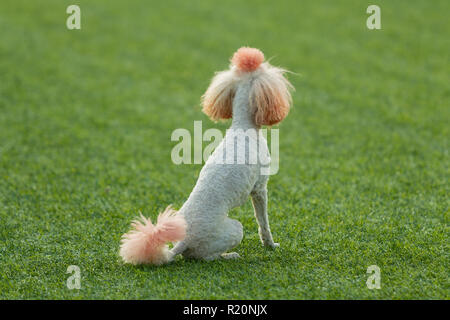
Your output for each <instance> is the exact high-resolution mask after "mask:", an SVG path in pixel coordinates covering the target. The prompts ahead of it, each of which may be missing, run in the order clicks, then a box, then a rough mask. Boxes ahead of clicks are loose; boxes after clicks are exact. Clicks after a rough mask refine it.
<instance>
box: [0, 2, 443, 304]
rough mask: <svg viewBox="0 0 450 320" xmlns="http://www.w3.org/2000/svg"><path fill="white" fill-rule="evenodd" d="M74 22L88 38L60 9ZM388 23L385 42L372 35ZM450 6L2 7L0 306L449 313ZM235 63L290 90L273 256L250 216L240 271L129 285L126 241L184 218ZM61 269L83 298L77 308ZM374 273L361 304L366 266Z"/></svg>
mask: <svg viewBox="0 0 450 320" xmlns="http://www.w3.org/2000/svg"><path fill="white" fill-rule="evenodd" d="M73 3H76V4H78V5H80V7H81V12H82V14H81V26H82V29H81V30H72V31H69V30H67V28H66V18H67V17H68V15H67V14H66V7H67V6H68V5H69V4H73ZM369 4H378V5H379V6H380V7H381V23H382V30H373V31H371V30H368V29H367V28H366V19H367V17H368V14H366V8H367V6H368V5H369ZM448 12H450V2H449V1H446V0H442V1H376V3H373V2H364V1H316V0H314V1H301V2H300V1H296V0H292V1H280V2H278V1H277V2H275V1H256V0H252V1H245V2H244V1H220V2H213V1H181V0H180V1H160V2H157V1H151V2H150V1H119V0H117V1H110V0H109V1H106V0H101V1H100V0H99V1H73V2H72V1H59V0H53V1H50V0H49V1H44V0H39V1H26V0H2V1H1V2H0V30H2V31H1V35H0V298H2V299H36V298H38V299H41V298H43V299H61V298H62V299H110V298H117V299H198V298H206V299H209V298H212V299H238V298H239V299H256V298H258V299H266V298H267V299H323V298H325V299H345V298H349V299H356V298H360V299H390V298H393V299H413V298H425V299H436V298H441V299H449V298H450V286H449V280H448V276H449V231H450V230H449V209H448V205H449V199H448V194H449V182H448V180H449V155H448V151H449V129H448V128H449V120H450V108H449V98H450V94H449V93H450V91H449V83H450V81H449V80H450V78H449V74H450V67H449V52H450V41H449V37H448V35H449V34H450V24H449V20H448ZM243 45H249V46H254V47H258V48H261V49H262V50H263V51H264V53H265V54H266V56H267V57H273V58H272V60H271V62H272V63H273V64H275V65H280V66H283V67H285V68H287V69H289V70H291V71H293V72H295V73H296V74H291V75H290V76H289V79H290V80H291V82H292V83H293V85H294V86H295V87H296V92H295V93H294V95H293V98H294V108H293V109H292V111H291V113H290V114H289V116H288V117H287V118H286V120H285V121H284V122H283V123H282V124H281V125H280V126H279V128H280V170H279V172H278V174H277V175H275V176H272V177H271V180H270V182H269V214H270V219H271V227H272V232H273V234H274V238H275V241H276V242H279V243H280V244H281V247H280V248H279V249H278V250H274V251H272V250H267V249H265V248H263V247H262V246H261V245H260V243H259V240H258V235H257V225H256V222H255V220H254V218H253V212H252V207H251V203H250V202H248V203H247V204H246V205H245V206H243V207H241V208H239V209H235V210H233V211H232V212H230V216H232V217H233V218H237V219H239V220H240V221H241V222H242V223H243V225H244V240H243V242H242V243H241V245H240V246H239V247H238V248H237V250H236V251H237V252H239V253H240V254H241V256H242V259H240V260H236V261H214V262H202V261H188V260H179V261H177V262H176V263H173V264H170V265H167V266H164V267H148V266H147V267H145V266H144V267H133V266H128V265H124V264H123V263H121V261H120V259H119V257H118V246H119V241H120V236H121V235H122V234H123V233H124V232H125V231H127V230H128V227H129V223H130V221H131V219H132V218H133V217H134V216H135V215H136V214H137V212H138V211H139V210H141V211H142V212H143V213H144V214H145V215H148V216H151V217H152V218H155V217H156V215H157V213H158V211H160V210H162V209H164V208H165V206H166V205H168V204H170V203H172V204H173V205H174V206H175V208H179V207H181V205H182V204H183V202H184V201H185V200H186V198H187V196H188V195H189V193H190V191H191V189H192V187H193V185H194V183H195V181H196V178H197V175H198V173H199V171H200V169H201V165H180V166H177V165H175V164H173V163H172V162H171V158H170V153H171V150H172V148H173V147H174V145H175V144H176V142H172V141H171V140H170V136H171V133H172V131H173V130H175V129H176V128H187V129H189V130H191V131H192V130H193V122H194V120H203V128H204V129H206V128H212V127H216V128H219V129H221V130H222V131H224V130H225V129H226V127H227V123H218V124H215V123H212V122H211V121H209V120H208V119H207V117H206V116H205V115H204V114H203V113H201V108H200V104H199V99H200V96H201V95H202V94H203V92H204V90H205V89H206V87H207V85H208V83H209V81H210V78H211V76H212V75H213V73H214V72H215V71H218V70H222V69H225V68H226V67H227V66H228V59H229V57H230V56H231V55H232V53H233V52H234V51H235V50H236V49H237V48H239V47H240V46H243ZM69 265H78V266H79V267H80V269H81V289H80V290H69V289H68V288H67V287H66V280H67V278H68V277H69V276H70V274H67V273H66V270H67V267H68V266H69ZM370 265H377V266H379V267H380V269H381V289H380V290H369V289H368V288H367V286H366V280H367V278H368V276H369V274H367V273H366V270H367V267H368V266H370Z"/></svg>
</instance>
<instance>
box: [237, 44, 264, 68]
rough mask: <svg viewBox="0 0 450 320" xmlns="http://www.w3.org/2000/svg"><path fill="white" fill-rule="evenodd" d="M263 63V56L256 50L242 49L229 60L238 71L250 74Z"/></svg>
mask: <svg viewBox="0 0 450 320" xmlns="http://www.w3.org/2000/svg"><path fill="white" fill-rule="evenodd" d="M263 62H264V54H263V53H262V52H261V50H258V49H256V48H248V47H242V48H240V49H238V51H236V52H235V53H234V55H233V58H231V63H232V64H233V65H235V66H236V67H237V68H238V69H239V70H241V71H244V72H252V71H255V70H256V69H258V68H259V66H260V65H261V63H263Z"/></svg>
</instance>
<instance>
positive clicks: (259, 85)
mask: <svg viewBox="0 0 450 320" xmlns="http://www.w3.org/2000/svg"><path fill="white" fill-rule="evenodd" d="M261 68H262V72H261V74H260V75H259V76H258V77H255V79H254V80H253V85H252V88H251V90H250V97H249V98H250V105H251V108H252V109H253V112H254V117H255V124H256V125H257V126H262V125H267V126H271V125H274V124H277V123H279V122H281V121H282V120H283V119H284V118H285V117H286V116H287V114H288V113H289V109H290V106H291V103H292V97H291V93H290V92H289V90H290V89H293V87H292V85H291V84H290V82H289V81H288V80H287V79H286V78H285V77H284V73H286V70H284V69H281V68H277V67H274V66H271V65H270V64H268V63H263V64H262V65H261Z"/></svg>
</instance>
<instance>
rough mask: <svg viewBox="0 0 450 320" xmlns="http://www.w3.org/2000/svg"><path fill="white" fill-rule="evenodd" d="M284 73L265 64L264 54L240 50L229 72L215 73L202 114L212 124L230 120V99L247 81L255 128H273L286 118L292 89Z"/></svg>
mask: <svg viewBox="0 0 450 320" xmlns="http://www.w3.org/2000/svg"><path fill="white" fill-rule="evenodd" d="M285 72H286V70H284V69H281V68H277V67H274V66H272V65H270V64H269V63H268V62H264V54H263V53H262V52H261V51H260V50H258V49H254V48H246V47H243V48H240V49H239V50H238V51H236V52H235V54H234V55H233V57H232V59H231V66H230V69H229V70H226V71H221V72H218V73H217V74H216V75H215V76H214V78H213V79H212V81H211V84H210V85H209V87H208V89H207V90H206V92H205V94H204V95H203V96H202V104H203V112H204V113H205V114H207V115H208V116H209V117H210V118H211V119H212V120H214V121H216V120H221V119H230V118H231V117H232V116H233V113H232V111H233V98H234V95H235V93H236V90H237V88H238V87H239V85H240V84H242V83H243V82H246V81H250V92H249V104H248V105H249V107H250V108H251V112H252V114H253V115H254V122H255V124H256V125H257V126H262V125H269V126H270V125H274V124H277V123H279V122H281V121H282V120H283V119H284V118H285V117H286V116H287V114H288V112H289V108H290V105H291V103H292V98H291V94H290V92H289V90H290V89H292V88H293V87H292V85H291V84H290V83H289V81H288V80H287V79H286V78H285V77H284V73H285Z"/></svg>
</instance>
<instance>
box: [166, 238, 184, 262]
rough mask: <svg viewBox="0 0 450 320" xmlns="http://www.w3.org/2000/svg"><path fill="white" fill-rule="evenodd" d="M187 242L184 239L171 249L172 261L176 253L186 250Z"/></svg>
mask: <svg viewBox="0 0 450 320" xmlns="http://www.w3.org/2000/svg"><path fill="white" fill-rule="evenodd" d="M186 248H187V244H186V242H184V241H180V242H177V244H175V246H174V247H173V248H172V249H171V250H170V261H172V260H173V259H174V258H175V256H176V255H178V254H181V253H183V252H184V250H186Z"/></svg>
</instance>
